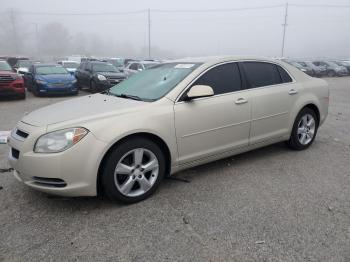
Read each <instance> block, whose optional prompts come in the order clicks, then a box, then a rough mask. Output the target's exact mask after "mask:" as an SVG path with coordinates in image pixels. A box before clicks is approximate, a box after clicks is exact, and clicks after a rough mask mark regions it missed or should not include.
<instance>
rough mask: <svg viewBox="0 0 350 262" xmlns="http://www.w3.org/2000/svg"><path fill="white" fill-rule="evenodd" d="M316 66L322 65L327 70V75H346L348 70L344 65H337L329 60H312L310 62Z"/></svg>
mask: <svg viewBox="0 0 350 262" xmlns="http://www.w3.org/2000/svg"><path fill="white" fill-rule="evenodd" d="M312 63H313V64H314V65H316V66H324V67H326V70H327V76H329V77H334V76H346V75H347V74H348V70H347V69H346V68H345V67H344V66H339V65H337V64H336V63H334V62H331V61H319V60H317V61H313V62H312Z"/></svg>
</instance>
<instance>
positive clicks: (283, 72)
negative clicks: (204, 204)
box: [277, 66, 293, 83]
mask: <svg viewBox="0 0 350 262" xmlns="http://www.w3.org/2000/svg"><path fill="white" fill-rule="evenodd" d="M277 69H278V72H279V73H280V76H281V78H282V82H283V83H289V82H292V81H293V80H292V78H291V77H290V75H289V74H288V73H287V72H286V70H284V69H283V68H282V67H280V66H277Z"/></svg>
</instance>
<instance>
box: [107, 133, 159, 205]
mask: <svg viewBox="0 0 350 262" xmlns="http://www.w3.org/2000/svg"><path fill="white" fill-rule="evenodd" d="M164 174H165V158H164V155H163V152H162V151H161V149H160V148H159V147H158V145H157V144H155V143H154V142H152V141H150V140H148V139H144V138H134V139H130V140H126V141H125V142H123V143H122V144H120V145H119V146H117V147H116V148H115V149H114V150H113V152H112V153H111V154H110V155H109V156H108V158H107V159H106V162H105V166H104V169H103V172H102V178H101V179H102V180H101V181H102V187H103V191H104V193H105V194H106V195H107V197H109V198H110V199H112V200H118V201H121V202H124V203H135V202H138V201H141V200H144V199H146V198H147V197H149V196H150V195H151V194H153V193H154V191H155V190H156V189H157V187H158V185H159V183H160V181H161V180H162V179H163V177H164Z"/></svg>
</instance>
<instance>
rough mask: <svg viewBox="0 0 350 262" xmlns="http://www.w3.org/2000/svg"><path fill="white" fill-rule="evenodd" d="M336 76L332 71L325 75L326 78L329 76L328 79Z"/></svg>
mask: <svg viewBox="0 0 350 262" xmlns="http://www.w3.org/2000/svg"><path fill="white" fill-rule="evenodd" d="M336 75H337V74H336V73H335V72H334V71H333V70H331V71H329V72H328V73H327V76H329V77H335V76H336Z"/></svg>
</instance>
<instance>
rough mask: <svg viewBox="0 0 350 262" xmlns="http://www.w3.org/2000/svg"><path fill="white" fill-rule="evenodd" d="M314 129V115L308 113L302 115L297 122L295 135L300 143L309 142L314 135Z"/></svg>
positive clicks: (305, 143)
mask: <svg viewBox="0 0 350 262" xmlns="http://www.w3.org/2000/svg"><path fill="white" fill-rule="evenodd" d="M315 130H316V122H315V119H314V117H313V116H312V115H310V114H306V115H304V116H303V117H302V118H301V119H300V121H299V123H298V131H297V135H298V140H299V142H300V144H302V145H307V144H309V143H310V142H311V141H312V139H313V137H314V135H315Z"/></svg>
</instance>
